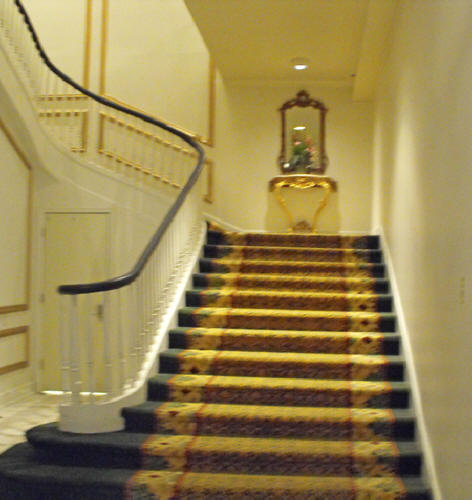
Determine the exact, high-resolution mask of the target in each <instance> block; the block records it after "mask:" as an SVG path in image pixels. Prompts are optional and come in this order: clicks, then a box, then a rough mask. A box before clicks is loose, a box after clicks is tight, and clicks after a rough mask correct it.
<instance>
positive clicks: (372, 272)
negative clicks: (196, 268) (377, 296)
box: [200, 259, 385, 278]
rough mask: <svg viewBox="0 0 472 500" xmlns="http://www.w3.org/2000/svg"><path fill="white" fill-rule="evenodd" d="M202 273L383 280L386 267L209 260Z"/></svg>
mask: <svg viewBox="0 0 472 500" xmlns="http://www.w3.org/2000/svg"><path fill="white" fill-rule="evenodd" d="M200 272H202V273H248V274H250V273H256V274H264V273H268V274H294V275H301V276H304V275H306V276H312V275H314V274H316V275H317V276H326V277H329V276H339V277H345V278H349V277H353V278H356V277H357V278H383V277H384V275H385V267H384V265H383V264H370V265H368V264H365V265H361V264H359V265H352V266H349V265H347V264H338V265H336V264H323V263H306V264H305V263H304V264H298V263H295V262H292V263H290V262H288V263H280V264H277V263H273V262H272V263H270V262H263V261H257V262H251V261H242V262H238V261H234V262H219V261H215V260H209V259H201V260H200Z"/></svg>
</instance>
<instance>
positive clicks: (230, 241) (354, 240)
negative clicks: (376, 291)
mask: <svg viewBox="0 0 472 500" xmlns="http://www.w3.org/2000/svg"><path fill="white" fill-rule="evenodd" d="M207 243H208V244H210V245H241V246H282V247H309V248H355V249H378V248H379V243H380V241H379V237H378V236H370V235H369V236H340V235H329V236H327V235H314V234H264V233H260V234H255V233H254V234H242V233H221V232H219V231H213V230H210V231H208V233H207Z"/></svg>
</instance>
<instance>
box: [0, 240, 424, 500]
mask: <svg viewBox="0 0 472 500" xmlns="http://www.w3.org/2000/svg"><path fill="white" fill-rule="evenodd" d="M204 252H205V257H204V258H202V260H201V263H200V273H198V274H195V275H194V289H193V290H191V291H189V292H188V293H187V298H186V299H187V302H186V307H184V308H183V309H181V311H180V313H179V326H178V327H177V328H174V329H173V330H171V332H170V334H169V349H168V350H166V351H164V352H162V353H161V355H160V360H159V361H160V362H159V365H160V373H159V374H158V375H156V376H155V377H153V378H152V379H150V380H149V384H148V400H147V401H146V402H145V403H143V404H141V405H138V406H136V407H132V408H126V409H125V410H124V411H123V416H124V418H125V421H126V430H125V431H123V432H118V433H108V434H95V435H73V434H66V433H61V432H59V431H58V430H57V428H56V426H55V425H54V424H49V425H46V426H40V427H37V428H35V429H32V430H30V431H29V433H28V440H29V444H24V445H18V446H16V447H14V448H12V449H11V450H9V451H8V452H7V453H5V454H4V455H3V456H2V457H0V497H1V498H2V499H3V498H5V499H13V498H15V499H19V498H21V499H36V498H37V499H40V498H41V499H59V498H61V499H64V498H68V499H69V498H77V499H79V498H85V499H88V498H114V499H116V498H128V499H154V498H161V499H179V498H187V499H242V498H247V499H264V500H265V499H286V498H296V499H326V500H331V499H342V500H348V499H349V500H354V499H358V500H361V499H362V500H368V499H371V500H394V499H395V500H396V499H410V500H426V499H431V494H430V492H429V490H428V488H427V487H426V486H425V484H424V483H423V482H422V480H421V450H420V449H419V446H418V444H417V443H416V442H415V418H414V415H413V413H412V411H411V409H410V408H409V394H410V391H409V386H408V383H407V382H405V367H404V361H403V358H402V357H401V355H400V339H399V335H398V334H397V333H395V315H394V314H393V312H392V308H393V305H392V297H391V296H390V295H389V284H388V280H387V279H386V278H385V277H384V276H385V269H384V265H383V264H382V255H381V251H380V250H379V249H378V238H377V237H374V236H361V237H347V236H328V235H302V234H293V235H287V234H240V233H225V232H222V231H215V230H210V231H209V232H208V239H207V245H206V246H205V249H204Z"/></svg>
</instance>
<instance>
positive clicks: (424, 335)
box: [373, 0, 472, 500]
mask: <svg viewBox="0 0 472 500" xmlns="http://www.w3.org/2000/svg"><path fill="white" fill-rule="evenodd" d="M395 26H396V28H395V31H394V34H393V38H392V42H391V49H390V54H389V55H388V57H386V64H385V67H384V68H383V71H382V75H381V83H380V86H379V89H378V95H377V102H376V109H375V124H374V130H375V131H374V172H375V173H374V179H375V181H374V205H373V212H374V227H383V230H384V233H385V235H386V240H387V242H388V245H389V248H390V253H391V256H392V260H393V268H394V273H395V276H396V280H397V283H398V288H399V294H400V297H401V302H402V306H403V311H404V315H405V320H406V325H407V328H408V334H409V338H410V343H411V348H412V353H413V357H414V360H415V367H416V372H417V379H418V385H419V389H420V394H421V399H422V407H423V412H424V421H425V425H426V430H427V433H428V435H429V440H430V444H431V447H432V451H433V456H434V459H435V463H436V471H437V478H438V482H439V486H440V488H441V490H442V498H444V499H447V500H462V499H464V498H470V497H471V496H472V483H471V474H470V464H471V463H472V451H471V450H472V441H471V436H472V419H471V415H472V399H471V397H470V387H471V385H472V371H471V369H470V366H471V359H472V336H471V335H470V333H471V330H472V278H471V277H472V259H471V251H470V249H471V248H472V222H471V217H470V214H471V213H472V170H471V168H470V165H471V163H472V141H471V137H470V131H471V129H472V106H471V95H470V82H471V81H472V38H471V36H470V35H471V33H472V4H471V3H470V1H469V0H456V1H454V2H444V1H442V0H430V1H428V2H420V1H417V2H412V1H402V2H400V5H399V9H398V12H397V19H396V25H395ZM434 486H436V489H438V488H437V484H435V483H434ZM438 498H439V495H438Z"/></svg>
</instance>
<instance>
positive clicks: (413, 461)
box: [141, 453, 421, 477]
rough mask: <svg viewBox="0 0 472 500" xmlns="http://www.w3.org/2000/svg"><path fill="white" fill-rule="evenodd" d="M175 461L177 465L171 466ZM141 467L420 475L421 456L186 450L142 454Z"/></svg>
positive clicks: (293, 473) (290, 474) (356, 475)
mask: <svg viewBox="0 0 472 500" xmlns="http://www.w3.org/2000/svg"><path fill="white" fill-rule="evenodd" d="M173 463H176V464H178V465H177V466H174V467H172V464H173ZM141 466H142V468H144V469H152V470H155V469H158V470H159V469H165V470H169V469H170V470H182V468H184V469H185V470H189V471H192V472H211V473H230V474H281V475H282V474H283V475H289V476H310V475H316V476H322V477H325V476H330V477H333V476H341V477H345V476H350V475H352V476H353V477H382V476H387V477H389V476H392V475H394V474H420V472H421V457H420V456H419V455H418V456H416V457H408V459H406V460H402V459H401V458H400V459H398V461H396V460H391V461H388V460H385V461H384V462H383V463H382V462H381V463H378V464H372V463H371V462H370V460H369V458H367V459H366V460H365V461H359V462H358V463H356V464H353V463H352V459H351V458H350V457H344V458H335V459H332V460H330V458H328V457H316V458H314V459H312V460H308V459H307V458H306V457H300V458H299V459H298V460H297V458H294V457H289V458H288V459H286V460H284V459H282V458H281V457H274V456H272V455H270V456H264V455H263V454H259V453H257V454H254V455H249V456H248V455H238V454H231V453H227V454H224V455H219V454H218V455H214V456H211V455H209V454H208V453H187V457H186V458H185V459H181V458H180V457H177V458H173V457H171V458H170V459H169V458H164V457H145V458H143V462H142V465H141Z"/></svg>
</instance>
